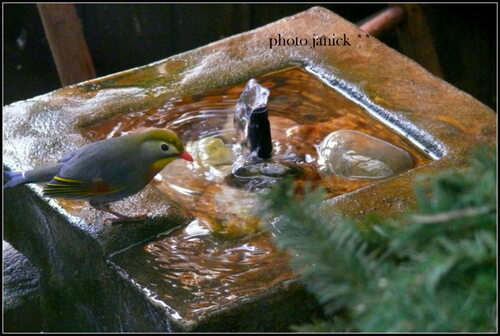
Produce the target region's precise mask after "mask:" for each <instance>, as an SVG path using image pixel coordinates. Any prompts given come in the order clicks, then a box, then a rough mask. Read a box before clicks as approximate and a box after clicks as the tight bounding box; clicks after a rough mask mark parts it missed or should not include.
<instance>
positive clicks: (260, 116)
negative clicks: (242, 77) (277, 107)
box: [234, 79, 273, 160]
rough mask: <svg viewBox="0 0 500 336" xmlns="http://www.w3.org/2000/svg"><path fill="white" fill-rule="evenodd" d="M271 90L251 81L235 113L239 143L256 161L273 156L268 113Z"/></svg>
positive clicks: (241, 96) (242, 94)
mask: <svg viewBox="0 0 500 336" xmlns="http://www.w3.org/2000/svg"><path fill="white" fill-rule="evenodd" d="M268 99H269V89H267V88H265V87H263V86H261V85H259V83H257V81H256V80H255V79H250V80H249V81H248V82H247V85H246V86H245V89H244V90H243V92H242V93H241V95H240V98H239V99H238V102H237V104H236V108H235V113H234V126H235V130H236V139H237V141H238V143H239V144H240V145H241V146H242V147H243V148H246V149H248V150H249V151H250V153H251V155H250V156H251V158H253V159H254V160H259V159H260V160H269V159H270V158H271V156H272V150H273V145H272V141H271V127H270V125H269V119H268V113H267V101H268Z"/></svg>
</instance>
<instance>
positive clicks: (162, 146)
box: [160, 143, 169, 152]
mask: <svg viewBox="0 0 500 336" xmlns="http://www.w3.org/2000/svg"><path fill="white" fill-rule="evenodd" d="M160 149H161V150H162V151H164V152H167V151H168V149H169V147H168V145H167V144H165V143H162V144H161V145H160Z"/></svg>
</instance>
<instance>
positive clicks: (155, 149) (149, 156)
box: [137, 129, 193, 176]
mask: <svg viewBox="0 0 500 336" xmlns="http://www.w3.org/2000/svg"><path fill="white" fill-rule="evenodd" d="M137 137H138V140H139V142H140V144H141V145H140V150H141V158H140V159H142V160H145V161H146V163H147V164H148V165H149V167H148V170H149V171H150V172H151V174H153V176H154V175H156V174H157V173H158V172H159V171H160V170H162V169H163V168H164V167H165V166H166V165H168V164H169V163H170V162H172V161H173V160H175V159H179V158H181V159H184V160H187V161H193V158H192V157H191V155H190V154H189V153H188V152H186V151H185V150H184V145H183V144H182V142H181V140H180V139H179V137H178V136H177V134H175V133H174V132H172V131H170V130H167V129H152V130H149V131H146V132H143V133H141V134H138V135H137Z"/></svg>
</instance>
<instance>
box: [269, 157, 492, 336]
mask: <svg viewBox="0 0 500 336" xmlns="http://www.w3.org/2000/svg"><path fill="white" fill-rule="evenodd" d="M495 151H496V149H495V148H480V149H479V150H478V151H476V153H475V154H474V156H473V158H472V159H471V168H470V169H469V170H467V171H458V170H449V171H445V172H443V173H440V174H436V175H432V176H426V177H425V178H422V179H421V180H420V181H419V183H418V184H417V185H416V187H415V193H416V196H417V210H416V211H415V213H411V214H407V215H405V216H404V218H403V219H400V220H398V221H397V222H396V221H391V220H388V219H381V218H379V217H377V216H369V217H367V219H366V220H365V221H364V222H363V223H360V222H356V221H353V220H351V219H349V218H345V217H342V216H337V217H336V218H334V219H333V221H332V220H331V219H330V220H327V219H326V218H327V217H326V216H324V215H322V210H321V202H322V200H323V199H324V196H325V194H324V192H323V191H322V190H321V189H316V190H308V191H307V192H306V193H305V195H304V196H303V197H301V199H300V200H298V199H297V197H296V196H295V195H294V192H293V188H290V185H291V183H289V182H287V183H284V184H280V185H278V186H276V187H275V188H273V189H272V190H271V191H270V192H269V193H268V194H267V195H266V196H265V200H266V207H265V209H264V212H272V213H274V214H275V215H278V216H279V217H278V218H277V219H276V220H274V221H273V222H272V225H271V226H270V229H271V231H272V232H273V234H274V236H275V237H276V239H277V243H278V247H279V248H281V249H287V250H288V251H289V252H290V254H291V255H292V267H293V268H294V269H295V270H296V271H297V272H298V273H299V274H300V276H301V279H302V280H303V283H304V284H305V285H306V288H307V289H308V290H310V291H311V292H312V293H314V294H315V296H316V297H317V299H318V301H319V302H320V303H321V304H322V305H323V307H324V311H325V314H326V316H328V319H326V320H325V321H317V322H316V323H314V324H312V325H306V326H296V327H295V328H296V330H299V331H366V332H384V331H386V332H410V331H421V332H459V331H469V332H472V331H494V330H496V323H495V321H496V260H497V259H496V155H495Z"/></svg>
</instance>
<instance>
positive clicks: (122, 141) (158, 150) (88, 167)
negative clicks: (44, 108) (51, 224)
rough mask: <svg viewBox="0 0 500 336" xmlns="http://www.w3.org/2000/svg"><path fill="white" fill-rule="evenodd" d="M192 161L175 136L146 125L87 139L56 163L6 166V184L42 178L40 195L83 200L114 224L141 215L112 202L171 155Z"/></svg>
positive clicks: (139, 186) (149, 177) (149, 176)
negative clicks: (135, 131) (125, 211)
mask: <svg viewBox="0 0 500 336" xmlns="http://www.w3.org/2000/svg"><path fill="white" fill-rule="evenodd" d="M179 158H180V159H184V160H187V161H190V162H192V161H193V157H192V156H191V155H190V154H189V153H188V152H186V151H185V150H184V146H183V144H182V142H181V140H180V139H179V137H178V135H177V134H176V133H175V132H173V131H171V130H168V129H159V128H154V129H149V130H147V131H144V132H141V133H138V134H127V135H123V136H119V137H113V138H109V139H104V140H100V141H96V142H92V143H89V144H86V145H84V146H82V147H80V148H78V149H77V150H75V151H73V152H70V153H68V154H66V155H64V156H63V157H62V158H61V159H60V160H59V161H58V162H57V163H55V164H52V165H48V166H42V167H37V168H34V169H32V170H27V171H22V172H21V171H8V170H6V171H4V177H5V179H6V180H7V183H6V184H4V189H8V188H12V187H15V186H18V185H22V184H26V183H43V182H46V184H45V186H44V187H43V196H45V197H49V198H66V199H75V200H86V201H88V203H89V204H90V206H92V207H93V208H95V209H97V210H101V211H104V212H107V213H110V214H112V215H114V216H115V217H116V218H112V219H111V222H112V224H113V225H114V224H118V223H120V222H125V221H136V220H141V219H145V217H146V216H144V215H142V216H138V217H128V216H125V215H122V214H120V213H118V212H116V211H113V210H112V209H111V207H110V203H112V202H115V201H118V200H121V199H124V198H126V197H129V196H132V195H134V194H136V193H138V192H140V191H141V190H142V189H143V188H144V187H145V186H146V185H147V184H148V183H149V182H150V181H151V180H152V179H153V178H154V176H155V175H156V174H158V173H159V172H160V171H161V170H162V169H163V168H164V167H165V166H166V165H168V164H169V163H171V162H172V161H174V160H175V159H179Z"/></svg>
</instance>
